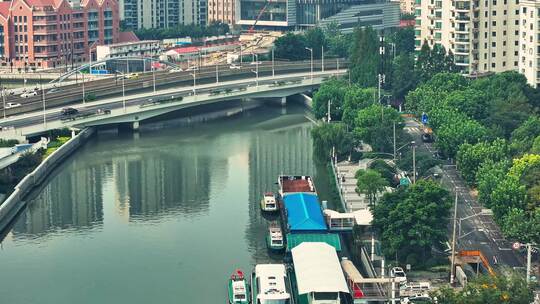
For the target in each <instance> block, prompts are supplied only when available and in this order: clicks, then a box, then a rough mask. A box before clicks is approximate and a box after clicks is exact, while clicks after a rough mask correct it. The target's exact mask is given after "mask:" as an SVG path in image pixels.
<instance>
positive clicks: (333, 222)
mask: <svg viewBox="0 0 540 304" xmlns="http://www.w3.org/2000/svg"><path fill="white" fill-rule="evenodd" d="M323 213H324V219H325V220H326V225H327V226H328V229H329V230H330V231H352V230H353V226H354V223H355V218H354V214H352V213H340V212H337V211H334V210H330V209H324V211H323Z"/></svg>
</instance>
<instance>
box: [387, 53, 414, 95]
mask: <svg viewBox="0 0 540 304" xmlns="http://www.w3.org/2000/svg"><path fill="white" fill-rule="evenodd" d="M392 64H393V73H392V82H391V84H392V95H393V96H394V98H395V99H397V100H400V101H402V100H404V99H405V96H406V95H407V93H409V91H411V90H413V89H414V88H415V87H416V85H417V83H418V77H417V73H416V70H415V69H414V55H411V54H401V55H399V56H397V57H396V58H395V59H394V61H393V63H392Z"/></svg>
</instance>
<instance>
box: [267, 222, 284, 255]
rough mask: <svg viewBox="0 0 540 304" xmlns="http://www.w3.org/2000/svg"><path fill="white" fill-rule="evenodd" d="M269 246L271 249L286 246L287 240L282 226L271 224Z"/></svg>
mask: <svg viewBox="0 0 540 304" xmlns="http://www.w3.org/2000/svg"><path fill="white" fill-rule="evenodd" d="M268 246H269V248H270V249H283V248H285V241H284V240H283V233H282V232H281V227H279V226H276V225H270V227H269V228H268Z"/></svg>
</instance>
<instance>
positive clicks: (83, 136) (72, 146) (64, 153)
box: [0, 128, 95, 231]
mask: <svg viewBox="0 0 540 304" xmlns="http://www.w3.org/2000/svg"><path fill="white" fill-rule="evenodd" d="M94 132H95V131H94V129H93V128H87V129H84V130H82V131H81V132H79V134H77V135H76V136H74V137H72V138H71V139H70V140H69V141H67V142H66V143H65V144H63V145H62V146H61V147H59V148H58V149H57V150H56V151H54V152H53V153H52V154H51V155H49V156H48V157H47V158H46V159H45V160H43V162H41V164H39V166H37V167H36V168H35V169H34V171H32V172H31V173H29V174H28V175H27V176H25V177H24V178H23V179H22V180H21V181H20V182H19V183H18V184H17V185H16V186H15V190H14V191H13V192H12V193H11V195H10V196H8V198H7V199H6V200H5V201H3V202H2V203H1V204H0V231H2V230H3V229H4V228H5V227H6V225H7V224H8V223H9V222H10V221H11V220H12V219H13V216H15V215H16V214H17V213H18V212H19V211H20V210H21V208H22V207H23V206H24V201H23V198H24V197H25V196H26V195H27V194H28V193H30V192H31V191H32V189H34V187H35V186H37V185H39V184H40V183H41V182H42V181H43V180H44V179H45V178H46V177H47V175H49V174H50V173H51V172H52V170H53V169H54V168H55V167H56V166H57V165H58V164H60V163H61V162H62V161H63V160H64V159H65V158H66V157H68V156H70V155H71V154H72V152H73V151H75V150H76V149H77V148H79V147H80V146H81V145H83V144H84V143H85V142H86V141H87V140H88V139H89V138H90V137H91V136H92V135H93V134H94Z"/></svg>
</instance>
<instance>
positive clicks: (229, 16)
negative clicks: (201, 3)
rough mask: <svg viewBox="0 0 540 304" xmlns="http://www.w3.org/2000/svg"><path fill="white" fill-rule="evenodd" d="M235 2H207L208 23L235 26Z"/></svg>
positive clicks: (216, 0)
mask: <svg viewBox="0 0 540 304" xmlns="http://www.w3.org/2000/svg"><path fill="white" fill-rule="evenodd" d="M235 1H236V0H208V22H209V23H211V22H223V23H227V24H229V25H234V24H235Z"/></svg>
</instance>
